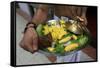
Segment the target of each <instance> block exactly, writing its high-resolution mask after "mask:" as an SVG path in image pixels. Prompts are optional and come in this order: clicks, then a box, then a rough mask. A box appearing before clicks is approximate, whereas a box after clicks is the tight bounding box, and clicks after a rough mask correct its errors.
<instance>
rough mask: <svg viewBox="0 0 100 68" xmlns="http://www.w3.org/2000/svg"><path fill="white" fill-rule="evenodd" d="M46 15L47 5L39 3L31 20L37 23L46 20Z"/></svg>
mask: <svg viewBox="0 0 100 68" xmlns="http://www.w3.org/2000/svg"><path fill="white" fill-rule="evenodd" d="M47 15H48V6H47V5H39V7H38V9H37V11H36V13H35V15H34V16H33V18H32V22H34V24H36V25H38V24H40V23H44V22H45V21H46V20H47Z"/></svg>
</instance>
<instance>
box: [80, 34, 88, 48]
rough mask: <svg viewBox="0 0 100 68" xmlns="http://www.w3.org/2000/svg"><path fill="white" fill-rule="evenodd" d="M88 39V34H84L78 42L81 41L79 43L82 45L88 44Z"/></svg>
mask: <svg viewBox="0 0 100 68" xmlns="http://www.w3.org/2000/svg"><path fill="white" fill-rule="evenodd" d="M88 40H89V38H88V36H86V35H82V36H80V38H79V39H78V42H79V44H80V45H81V46H82V45H86V43H88Z"/></svg>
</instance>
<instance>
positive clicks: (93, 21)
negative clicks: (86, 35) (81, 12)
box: [86, 7, 97, 48]
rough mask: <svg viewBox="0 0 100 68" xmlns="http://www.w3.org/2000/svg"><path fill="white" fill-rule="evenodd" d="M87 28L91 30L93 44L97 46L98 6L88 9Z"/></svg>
mask: <svg viewBox="0 0 100 68" xmlns="http://www.w3.org/2000/svg"><path fill="white" fill-rule="evenodd" d="M86 15H87V21H88V25H87V28H88V29H89V30H90V32H91V35H92V39H93V40H92V42H91V46H93V47H94V48H97V7H88V9H87V13H86Z"/></svg>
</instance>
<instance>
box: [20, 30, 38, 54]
mask: <svg viewBox="0 0 100 68" xmlns="http://www.w3.org/2000/svg"><path fill="white" fill-rule="evenodd" d="M20 46H21V47H22V48H23V49H25V50H27V51H29V52H31V53H34V52H35V51H36V50H37V49H38V36H37V33H36V31H35V29H34V28H28V29H27V30H26V32H25V34H24V36H23V38H22V40H21V42H20Z"/></svg>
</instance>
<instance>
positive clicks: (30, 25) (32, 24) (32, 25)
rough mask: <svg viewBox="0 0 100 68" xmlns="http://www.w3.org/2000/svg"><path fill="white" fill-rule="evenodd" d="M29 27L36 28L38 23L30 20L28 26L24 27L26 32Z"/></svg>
mask: <svg viewBox="0 0 100 68" xmlns="http://www.w3.org/2000/svg"><path fill="white" fill-rule="evenodd" d="M29 28H36V25H35V24H34V23H33V22H29V23H27V24H26V27H25V29H24V33H25V32H26V30H27V29H29Z"/></svg>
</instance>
